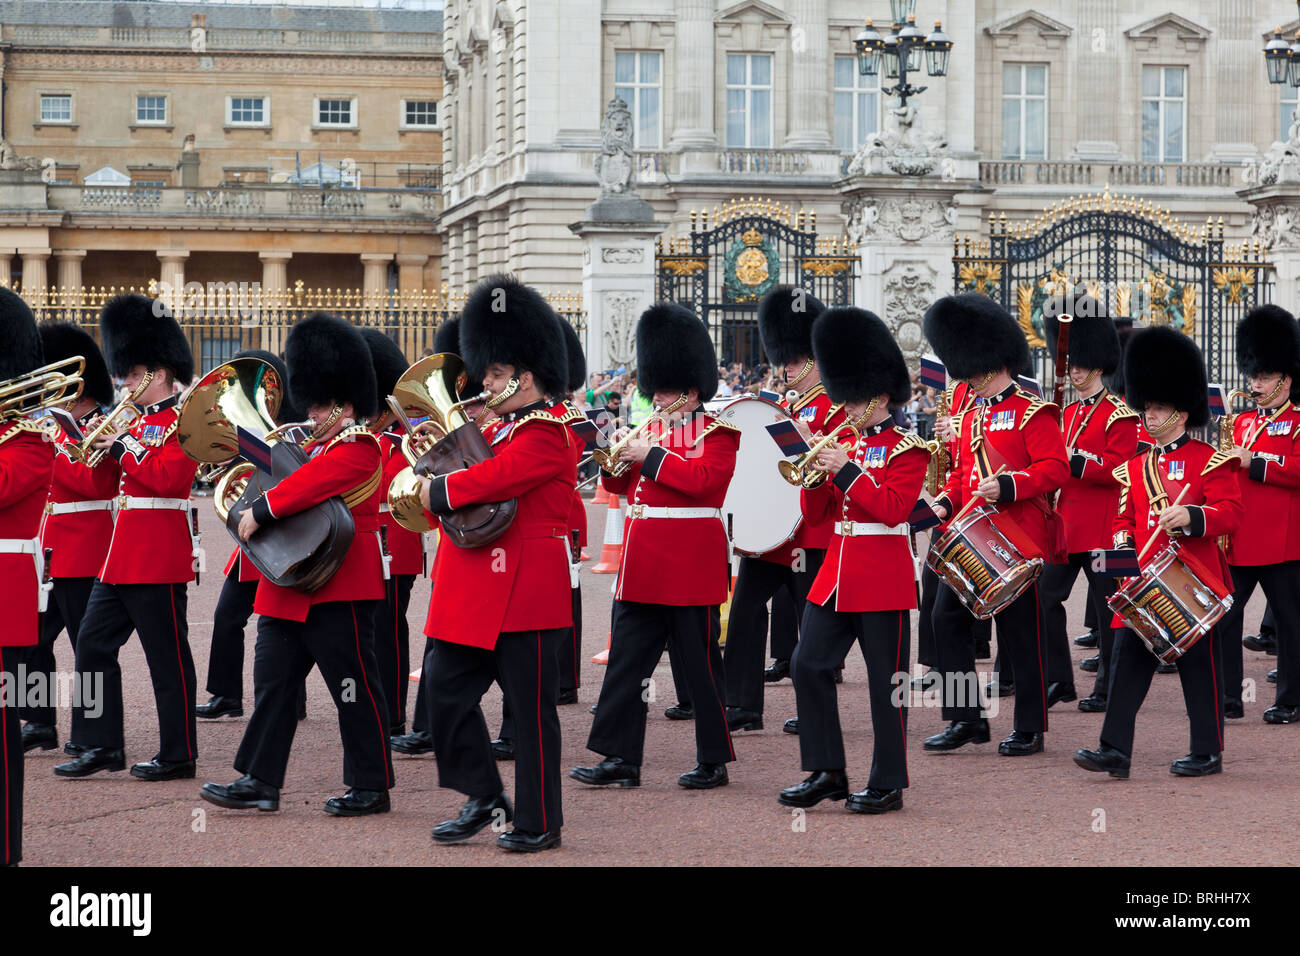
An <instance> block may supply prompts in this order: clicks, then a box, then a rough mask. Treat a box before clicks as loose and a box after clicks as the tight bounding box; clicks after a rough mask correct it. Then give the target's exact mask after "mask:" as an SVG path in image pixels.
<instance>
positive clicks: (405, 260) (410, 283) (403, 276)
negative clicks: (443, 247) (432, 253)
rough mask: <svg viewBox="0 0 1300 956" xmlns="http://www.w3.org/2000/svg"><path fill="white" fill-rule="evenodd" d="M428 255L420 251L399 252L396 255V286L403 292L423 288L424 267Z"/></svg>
mask: <svg viewBox="0 0 1300 956" xmlns="http://www.w3.org/2000/svg"><path fill="white" fill-rule="evenodd" d="M428 261H429V257H428V256H426V255H424V254H422V253H399V254H398V256H397V288H398V291H400V292H403V293H411V292H419V291H420V290H421V289H423V288H424V267H425V265H426V264H427V263H428Z"/></svg>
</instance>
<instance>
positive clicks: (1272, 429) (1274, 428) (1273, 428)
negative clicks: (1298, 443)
mask: <svg viewBox="0 0 1300 956" xmlns="http://www.w3.org/2000/svg"><path fill="white" fill-rule="evenodd" d="M1265 430H1266V431H1267V432H1268V434H1270V435H1289V434H1291V422H1290V421H1280V422H1271V423H1270V424H1269V425H1268V427H1267V428H1266V429H1265Z"/></svg>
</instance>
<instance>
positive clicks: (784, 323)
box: [758, 285, 826, 366]
mask: <svg viewBox="0 0 1300 956" xmlns="http://www.w3.org/2000/svg"><path fill="white" fill-rule="evenodd" d="M824 311H826V306H825V305H823V304H822V303H821V300H819V299H818V298H817V297H816V296H814V295H813V294H812V293H811V292H808V291H807V290H806V289H802V288H797V287H795V286H790V285H779V286H777V287H776V288H774V289H773V290H772V291H771V292H769V293H768V294H767V295H765V296H763V298H762V300H761V301H760V302H759V303H758V337H759V338H760V339H762V341H763V351H764V352H766V353H767V357H768V360H769V361H770V362H771V363H772V364H773V365H776V366H781V365H785V364H786V363H788V362H793V361H796V360H798V359H806V358H812V324H813V320H814V319H816V318H817V316H819V315H820V314H821V313H822V312H824Z"/></svg>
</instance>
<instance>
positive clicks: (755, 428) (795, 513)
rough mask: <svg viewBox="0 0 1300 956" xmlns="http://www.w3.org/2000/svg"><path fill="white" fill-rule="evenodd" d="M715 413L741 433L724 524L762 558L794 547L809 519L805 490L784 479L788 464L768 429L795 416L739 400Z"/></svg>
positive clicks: (747, 551) (744, 548) (741, 547)
mask: <svg viewBox="0 0 1300 956" xmlns="http://www.w3.org/2000/svg"><path fill="white" fill-rule="evenodd" d="M714 414H716V415H717V417H718V418H720V419H722V420H723V421H724V422H727V423H728V424H730V425H734V426H735V427H737V428H739V429H740V451H739V453H738V454H737V455H736V472H735V474H734V475H733V476H732V479H731V487H730V488H728V489H727V499H726V501H724V502H723V503H722V520H723V521H725V522H728V525H727V526H728V527H729V528H731V532H732V546H733V547H734V548H735V549H736V551H738V552H739V553H740V554H744V555H751V556H752V555H759V554H766V553H767V552H768V551H774V550H776V549H777V548H779V547H781V545H783V544H786V543H788V542H789V541H790V540H791V539H792V538H793V537H794V535H795V532H796V531H798V530H799V524H800V522H801V521H802V520H803V518H802V515H801V514H800V512H799V489H798V488H797V487H796V486H795V485H792V484H790V483H789V482H788V481H786V480H785V479H784V478H782V477H781V472H780V471H778V470H777V464H778V463H779V462H782V461H784V460H785V456H784V455H782V454H781V449H780V448H779V447H777V444H776V442H774V441H773V440H772V436H771V435H769V434H768V433H767V426H768V425H771V424H772V423H773V422H776V421H779V420H781V419H783V418H784V419H789V417H790V415H789V413H788V412H786V411H785V409H783V408H782V407H781V406H780V405H777V404H776V403H775V402H769V401H768V400H767V399H765V398H757V397H749V396H746V397H744V398H737V399H733V400H732V401H730V402H727V403H726V404H725V405H724V406H723V407H722V408H721V409H719V410H718V411H717V412H715V413H714Z"/></svg>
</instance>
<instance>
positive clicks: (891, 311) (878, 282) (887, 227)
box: [840, 174, 979, 369]
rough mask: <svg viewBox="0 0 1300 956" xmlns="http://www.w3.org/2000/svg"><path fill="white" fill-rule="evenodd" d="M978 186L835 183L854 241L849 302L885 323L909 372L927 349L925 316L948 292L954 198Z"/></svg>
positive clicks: (908, 180) (928, 180) (880, 178)
mask: <svg viewBox="0 0 1300 956" xmlns="http://www.w3.org/2000/svg"><path fill="white" fill-rule="evenodd" d="M978 188H979V184H978V182H977V181H974V180H966V179H951V180H947V181H945V179H944V178H943V177H941V176H939V175H937V174H931V175H929V176H923V177H904V176H895V175H875V176H858V175H855V176H852V177H850V178H849V179H846V180H844V181H843V182H841V183H840V192H841V194H842V195H843V197H844V203H843V205H842V207H841V208H842V211H843V213H844V217H845V220H846V221H847V226H846V227H845V229H846V232H847V233H848V236H849V238H850V240H853V241H856V242H857V243H858V255H859V262H858V270H859V275H858V280H857V288H856V289H855V293H856V294H855V296H854V300H855V301H856V302H858V303H860V304H864V305H867V307H869V308H871V309H872V310H873V311H875V312H876V314H878V315H879V316H880V317H881V318H882V319H884V321H885V324H886V325H888V326H889V328H890V330H891V331H892V332H893V333H894V338H895V339H896V340H897V341H898V344H899V346H900V347H901V348H902V350H903V355H904V356H905V357H906V358H907V361H908V364H909V365H910V366H911V367H912V368H914V369H915V368H917V367H918V365H919V360H920V357H921V355H923V354H924V353H926V352H928V351H929V346H928V345H927V344H926V341H925V335H924V333H923V332H922V331H921V319H922V317H923V316H924V315H925V310H926V309H927V308H928V307H929V306H930V303H932V302H934V300H935V299H937V298H939V297H941V296H945V295H950V294H951V293H952V291H953V288H952V286H953V282H952V245H953V235H954V231H955V226H956V223H957V205H956V199H955V197H956V195H957V194H958V193H962V192H968V191H971V190H976V189H978Z"/></svg>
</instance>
